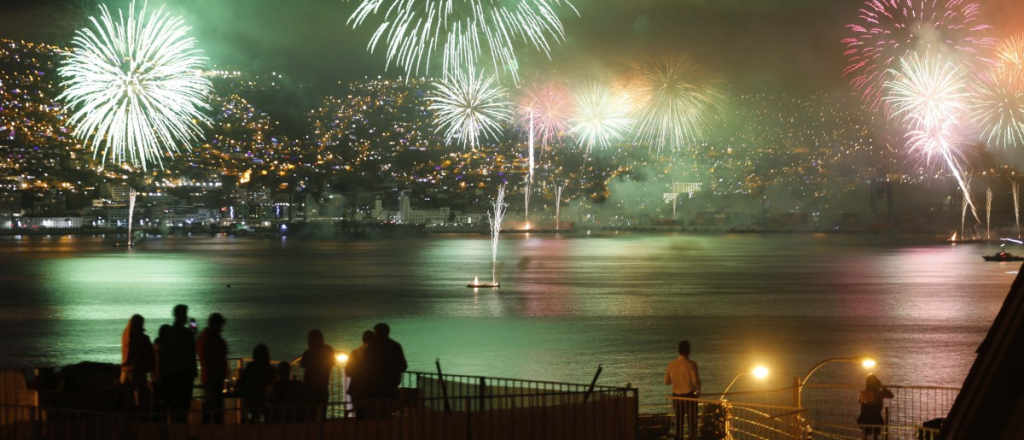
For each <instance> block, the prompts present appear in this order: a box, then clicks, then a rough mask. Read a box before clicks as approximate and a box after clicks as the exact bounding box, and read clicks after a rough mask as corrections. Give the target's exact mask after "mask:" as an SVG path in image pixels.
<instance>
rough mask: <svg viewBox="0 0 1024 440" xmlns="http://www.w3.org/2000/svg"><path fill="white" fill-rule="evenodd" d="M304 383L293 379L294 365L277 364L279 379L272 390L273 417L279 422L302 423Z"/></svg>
mask: <svg viewBox="0 0 1024 440" xmlns="http://www.w3.org/2000/svg"><path fill="white" fill-rule="evenodd" d="M303 392H304V390H303V387H302V382H299V381H297V380H295V379H292V365H291V364H289V363H287V362H281V363H278V364H277V379H276V380H275V381H274V384H273V386H271V389H270V405H271V417H272V418H273V420H274V421H278V422H301V421H303V420H304V419H305V418H304V414H303V408H300V407H299V405H301V404H302V403H303V401H302V398H303Z"/></svg>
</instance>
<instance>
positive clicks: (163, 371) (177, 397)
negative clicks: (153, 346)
mask: <svg viewBox="0 0 1024 440" xmlns="http://www.w3.org/2000/svg"><path fill="white" fill-rule="evenodd" d="M159 368H160V381H161V388H162V393H163V395H164V402H165V403H166V404H167V409H168V411H170V412H171V421H172V422H175V423H185V421H186V420H187V416H188V410H189V407H190V406H191V404H192V384H193V383H194V382H195V380H196V340H195V338H194V337H193V335H192V330H190V329H189V328H188V306H186V305H184V304H178V305H176V306H174V325H172V326H171V328H170V330H168V332H167V336H166V337H163V335H161V341H160V366H159Z"/></svg>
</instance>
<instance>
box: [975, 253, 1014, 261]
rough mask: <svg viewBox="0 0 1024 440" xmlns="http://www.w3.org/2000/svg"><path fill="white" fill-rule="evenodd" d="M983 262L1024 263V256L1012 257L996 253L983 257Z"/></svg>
mask: <svg viewBox="0 0 1024 440" xmlns="http://www.w3.org/2000/svg"><path fill="white" fill-rule="evenodd" d="M981 258H984V259H985V261H1024V256H1020V255H1013V254H1011V253H1007V252H998V253H996V254H995V255H984V256H982V257H981Z"/></svg>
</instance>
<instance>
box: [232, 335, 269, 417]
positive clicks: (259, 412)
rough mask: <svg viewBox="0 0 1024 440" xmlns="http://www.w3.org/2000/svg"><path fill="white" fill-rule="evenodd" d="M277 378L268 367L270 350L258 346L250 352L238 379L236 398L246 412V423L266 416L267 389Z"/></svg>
mask: <svg viewBox="0 0 1024 440" xmlns="http://www.w3.org/2000/svg"><path fill="white" fill-rule="evenodd" d="M276 378H277V370H275V369H274V367H273V366H271V365H270V349H269V348H267V346H266V344H259V345H257V346H256V348H254V349H253V350H252V362H249V363H248V364H247V365H246V366H245V369H243V370H242V373H241V374H240V375H239V377H238V387H237V388H236V389H237V392H238V396H239V397H241V398H242V405H243V406H244V408H245V409H246V410H247V411H246V412H247V413H248V421H250V422H258V421H260V419H262V418H264V417H266V415H267V389H268V388H270V386H271V384H273V383H274V379H276Z"/></svg>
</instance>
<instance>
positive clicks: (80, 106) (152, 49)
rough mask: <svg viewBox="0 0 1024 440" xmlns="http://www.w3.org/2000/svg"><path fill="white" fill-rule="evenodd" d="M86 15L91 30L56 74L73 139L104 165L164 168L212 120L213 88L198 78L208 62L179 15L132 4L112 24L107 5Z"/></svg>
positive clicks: (78, 35)
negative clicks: (60, 81)
mask: <svg viewBox="0 0 1024 440" xmlns="http://www.w3.org/2000/svg"><path fill="white" fill-rule="evenodd" d="M100 11H101V14H100V17H99V18H96V17H91V18H90V21H91V22H92V28H86V29H82V30H79V31H78V32H77V33H76V35H75V38H74V39H73V40H72V45H73V46H74V47H75V50H74V51H73V52H70V53H69V54H68V55H67V58H66V60H64V62H63V64H62V66H61V67H60V68H59V70H58V73H59V74H60V76H61V77H62V78H64V82H63V84H62V85H63V86H64V87H65V90H64V92H63V93H62V94H61V95H60V97H59V98H58V99H61V100H63V101H65V102H66V103H67V107H68V109H69V112H70V114H71V117H70V120H69V122H70V123H71V124H72V125H74V126H76V129H75V132H76V135H77V136H79V137H81V138H82V140H83V142H84V143H85V144H86V146H88V147H90V148H93V149H94V154H93V156H94V157H95V155H96V153H98V152H100V151H102V153H103V161H104V162H105V161H106V159H107V157H108V156H109V157H110V158H111V161H112V162H115V163H120V162H123V161H124V160H125V156H126V155H127V158H128V160H130V161H131V162H132V163H134V164H141V166H142V169H143V170H146V164H147V162H155V163H157V164H159V165H160V167H161V168H162V167H163V162H162V160H161V157H162V156H163V155H164V154H165V153H166V154H171V155H173V154H174V153H176V152H177V151H178V148H177V144H178V143H183V144H184V145H185V148H189V146H188V142H192V141H196V140H197V139H198V134H199V133H201V130H200V127H199V124H198V123H199V122H202V123H205V124H209V123H210V120H209V118H207V117H206V116H205V115H203V113H201V112H200V109H206V108H209V107H208V106H207V105H206V103H205V100H206V97H207V96H208V95H209V94H210V92H211V90H212V86H211V85H210V81H209V80H207V79H206V78H204V77H202V76H201V75H200V72H199V69H201V68H202V67H203V64H204V62H205V60H206V59H205V58H203V57H202V52H201V51H199V50H198V49H195V48H194V47H195V42H196V41H195V39H193V38H190V37H188V36H186V32H187V31H188V30H189V28H188V27H187V26H186V25H185V23H184V21H183V20H182V19H181V18H180V17H174V16H171V15H169V14H168V13H167V12H165V11H164V10H163V8H160V9H157V10H156V11H154V12H153V13H151V14H147V12H146V7H145V5H143V6H142V7H141V8H136V6H135V2H132V3H131V5H130V6H129V7H128V11H127V14H126V13H125V11H118V15H117V18H116V19H115V18H114V17H113V16H112V15H111V13H110V11H109V10H108V9H107V8H106V7H105V6H100Z"/></svg>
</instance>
